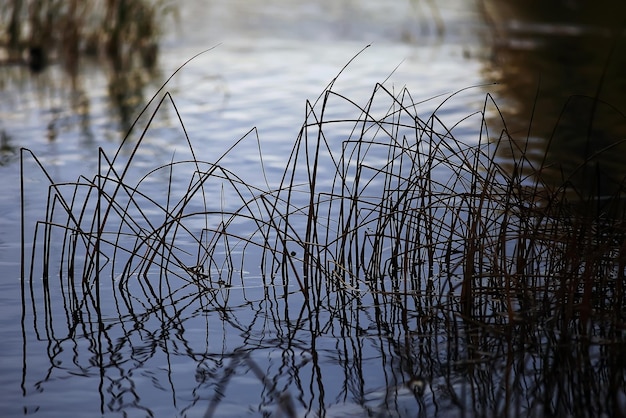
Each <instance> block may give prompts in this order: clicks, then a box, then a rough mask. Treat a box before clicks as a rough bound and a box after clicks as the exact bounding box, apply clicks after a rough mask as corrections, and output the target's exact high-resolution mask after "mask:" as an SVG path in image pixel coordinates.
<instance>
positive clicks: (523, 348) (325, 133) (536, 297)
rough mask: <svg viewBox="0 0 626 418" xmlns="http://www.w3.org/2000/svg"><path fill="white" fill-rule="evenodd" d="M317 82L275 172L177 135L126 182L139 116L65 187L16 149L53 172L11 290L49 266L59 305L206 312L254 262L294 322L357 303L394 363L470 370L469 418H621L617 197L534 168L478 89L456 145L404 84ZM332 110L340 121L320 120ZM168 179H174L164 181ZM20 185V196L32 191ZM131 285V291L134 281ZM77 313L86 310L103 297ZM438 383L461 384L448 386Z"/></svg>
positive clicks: (624, 231) (625, 229) (344, 312)
mask: <svg viewBox="0 0 626 418" xmlns="http://www.w3.org/2000/svg"><path fill="white" fill-rule="evenodd" d="M333 83H334V81H333ZM333 83H331V84H330V85H329V86H328V88H327V89H326V90H325V91H324V93H323V94H322V95H321V96H320V97H319V98H318V100H317V101H316V102H314V103H307V116H306V120H305V122H304V124H303V125H302V128H301V130H300V133H299V135H298V137H297V138H296V140H295V142H294V146H293V149H292V152H291V155H290V156H289V159H288V162H287V164H286V167H285V170H284V173H283V175H282V180H281V181H280V182H279V183H278V184H276V185H271V186H270V185H269V183H268V182H266V181H262V182H261V184H249V183H248V182H246V181H244V180H243V179H241V178H239V177H238V176H237V174H236V173H235V172H233V170H231V169H229V168H228V167H227V166H226V165H224V164H223V160H224V157H226V156H227V155H229V153H233V152H235V151H236V149H235V148H236V146H237V144H238V143H240V142H243V141H253V142H255V141H258V140H259V139H258V138H257V136H256V132H255V130H251V131H250V133H249V135H247V136H245V137H243V138H241V139H239V140H238V141H236V142H235V143H234V144H233V147H232V148H231V149H230V150H229V151H228V152H227V153H226V154H225V155H223V156H222V157H219V158H216V159H214V160H213V161H203V160H201V159H200V158H199V157H198V154H197V153H196V151H195V150H194V149H193V147H192V144H191V142H189V141H188V140H187V143H188V147H189V151H190V153H191V155H192V156H193V158H192V159H190V160H186V161H172V162H171V163H170V164H167V165H164V166H159V167H155V168H154V169H153V170H151V171H148V172H146V173H145V177H143V178H141V179H140V180H139V181H131V180H130V179H128V178H127V176H128V173H129V172H130V168H131V166H132V163H133V158H134V156H135V154H136V153H137V151H138V149H139V148H140V147H141V146H142V141H143V140H144V138H145V136H146V132H147V129H148V128H149V124H148V128H146V131H143V132H142V133H141V134H140V136H139V138H138V140H137V141H136V142H135V143H134V146H133V147H134V148H133V151H132V152H131V153H130V155H129V156H128V158H127V160H126V162H123V163H122V162H120V161H121V156H120V155H119V154H118V155H115V156H114V157H113V158H109V157H108V156H107V155H105V154H104V153H103V152H101V153H100V155H99V167H100V169H99V170H98V172H97V173H96V175H95V176H93V177H91V178H88V177H81V178H79V179H77V180H76V181H75V182H72V183H64V184H59V183H56V182H55V181H54V179H53V178H52V177H51V176H50V175H49V174H48V172H47V171H46V168H45V167H44V166H43V164H41V163H40V162H39V160H38V159H37V157H36V156H35V155H33V154H32V153H30V152H29V151H28V150H26V149H24V150H22V167H23V170H24V169H25V168H24V167H32V166H33V164H34V166H36V167H37V169H38V170H40V172H41V173H43V174H44V175H45V176H46V178H47V179H48V181H49V194H48V196H47V209H46V216H45V219H41V220H39V222H37V224H36V227H35V230H34V237H33V239H32V243H33V244H32V248H29V246H28V245H27V244H26V243H27V240H29V239H30V237H31V235H30V233H31V232H30V230H28V229H26V228H27V227H30V225H26V223H25V224H24V225H23V237H22V240H23V246H24V255H23V257H24V259H23V266H24V271H23V273H22V274H23V278H24V279H25V280H24V295H25V296H24V297H25V300H27V299H28V298H29V296H28V295H31V297H32V295H33V294H34V292H35V291H34V290H33V288H32V286H33V285H32V283H33V280H32V279H33V278H34V277H33V274H34V273H33V272H36V271H40V272H41V273H42V274H43V277H44V282H45V283H48V280H49V278H51V277H53V276H54V277H57V276H58V277H61V278H65V279H62V281H63V280H66V281H67V282H65V283H61V285H62V286H63V288H67V289H70V290H69V291H68V292H69V297H68V299H69V300H72V301H75V302H72V303H76V304H77V305H80V306H83V309H84V306H87V304H88V301H89V300H92V301H96V302H97V301H99V300H100V296H99V293H98V292H100V289H101V288H103V286H104V285H105V284H108V283H115V285H116V286H115V288H114V289H113V291H114V292H117V294H120V295H122V296H123V298H125V300H126V299H128V302H127V303H128V304H129V306H133V308H132V309H131V312H135V313H136V312H137V304H136V302H134V300H139V299H141V300H142V302H141V307H142V309H145V310H147V311H150V310H151V309H163V308H162V306H163V305H158V306H157V305H155V303H156V302H154V301H161V302H160V303H161V304H163V303H166V302H165V301H168V300H169V302H167V303H171V304H173V306H177V305H179V304H183V305H184V304H186V303H189V300H187V299H185V298H180V299H178V298H177V296H176V295H177V292H179V290H180V289H181V288H187V289H189V287H190V286H191V287H192V288H194V289H195V290H194V292H195V294H197V295H205V296H206V299H202V302H203V303H205V304H206V305H207V309H218V308H219V309H222V310H227V309H228V304H227V303H226V302H225V303H224V304H223V305H219V303H218V301H217V299H216V296H215V290H216V289H223V288H224V287H228V286H232V285H233V284H236V283H241V284H242V285H243V286H244V287H245V282H246V274H244V271H245V270H246V269H247V270H249V269H250V267H249V266H256V267H257V268H258V269H259V272H260V274H261V275H262V277H263V281H264V283H265V285H266V286H268V287H274V288H283V289H284V292H283V296H282V297H284V298H291V299H292V300H296V301H299V302H294V303H296V304H297V303H300V304H301V306H302V307H301V309H302V311H301V314H302V315H303V318H317V317H319V316H320V315H321V312H326V313H327V314H330V316H331V317H333V318H337V319H338V321H339V322H338V323H340V324H343V325H342V327H345V329H343V332H345V333H346V334H349V335H352V334H354V333H357V332H359V331H358V327H356V328H355V327H354V325H353V323H354V319H353V318H352V319H351V316H350V315H351V313H350V309H351V308H350V307H353V308H354V307H355V306H357V305H359V304H363V303H368V304H371V306H373V307H375V308H372V309H374V310H375V311H376V315H377V320H376V323H377V324H378V327H379V329H382V328H384V329H386V330H387V332H389V333H390V335H391V337H390V341H392V344H393V347H395V349H394V350H396V351H395V352H394V355H395V356H397V357H398V358H399V362H400V364H402V366H401V367H402V371H403V372H404V373H407V374H408V375H414V376H415V375H420V374H425V370H430V372H429V373H427V374H429V378H433V377H434V375H435V374H439V375H443V376H447V377H450V378H451V376H453V375H456V374H458V373H461V374H462V375H465V376H467V378H468V382H469V383H468V384H469V386H468V387H467V388H466V389H465V390H466V392H465V396H466V397H468V398H469V399H470V404H471V405H472V406H471V408H472V410H471V411H469V413H470V414H472V413H473V414H474V415H477V416H496V415H498V416H504V415H509V416H512V415H515V414H518V413H523V414H526V415H528V416H539V415H556V416H562V415H568V414H575V415H581V416H587V415H589V416H591V415H596V414H600V413H605V414H609V415H612V414H615V413H618V412H619V409H620V407H621V406H623V402H624V400H623V397H624V387H625V384H624V382H625V380H624V378H625V375H624V365H625V362H624V354H623V353H624V351H623V348H624V328H625V326H626V317H625V313H624V312H626V310H625V309H624V307H625V300H624V282H625V277H624V275H625V272H626V239H625V237H626V224H625V222H624V220H625V219H626V217H625V214H624V205H623V204H622V199H623V190H622V189H621V188H620V189H619V190H617V191H616V192H615V194H614V195H612V196H593V195H591V196H590V195H587V194H586V193H583V191H581V190H578V189H577V188H576V186H575V184H574V183H573V182H570V181H569V179H568V178H565V179H563V182H562V183H561V184H554V183H552V182H550V183H548V182H546V181H544V177H543V176H542V173H543V172H544V171H545V170H555V169H558V167H547V166H545V165H544V164H543V163H541V161H537V160H536V159H530V158H529V157H527V154H528V149H527V144H526V142H525V141H524V140H523V138H522V139H520V138H511V137H510V135H509V133H508V132H507V130H506V124H505V123H504V121H502V120H501V119H500V120H497V119H498V118H493V117H488V114H491V115H493V114H498V113H499V112H498V109H497V105H496V104H495V103H494V102H493V100H492V98H491V97H490V96H489V95H487V96H486V100H485V103H484V107H483V108H482V109H480V110H479V111H477V112H475V113H473V114H471V115H469V116H468V117H467V118H466V119H464V120H463V121H459V123H475V124H476V125H475V126H477V127H480V129H479V130H477V131H479V135H478V137H474V138H460V137H457V136H456V135H455V127H456V126H446V125H445V124H444V123H443V122H442V121H441V120H440V118H439V117H438V114H437V111H435V112H434V113H432V114H431V115H430V116H429V117H428V118H422V117H421V116H420V115H418V114H417V113H416V104H417V103H416V102H415V101H414V99H413V97H412V96H411V94H410V93H409V91H408V90H406V89H402V90H401V91H398V92H393V91H390V90H388V89H387V88H386V87H385V86H384V85H376V86H375V88H374V90H373V92H372V95H371V97H370V100H369V101H368V102H366V103H364V104H358V103H354V102H352V101H351V100H350V98H348V97H344V96H342V95H341V94H338V93H337V92H335V91H334V90H333ZM155 97H157V96H155ZM446 100H454V97H453V96H451V97H450V98H448V99H446ZM166 102H171V103H172V104H173V100H172V98H171V97H170V96H169V95H168V94H165V95H164V96H163V98H162V99H161V102H160V103H159V107H160V106H161V105H163V104H164V103H166ZM341 106H343V108H351V109H352V111H351V113H352V115H353V117H348V118H345V117H342V118H335V117H334V116H333V109H335V108H336V107H341ZM157 114H158V108H157V110H156V111H155V112H154V114H153V115H152V118H154V117H156V115H157ZM180 124H181V126H182V127H184V124H183V122H182V119H181V120H180ZM494 126H495V127H496V128H493V127H494ZM346 133H347V134H346ZM520 144H521V145H520ZM257 145H258V144H257ZM120 149H121V148H120ZM503 156H508V157H506V158H505V157H503ZM260 161H261V162H262V155H261V156H260ZM260 169H261V170H263V166H262V164H261V166H260ZM581 169H582V168H581ZM588 169H590V170H592V169H593V167H588ZM29 171H30V172H32V170H31V168H29ZM153 176H159V177H161V178H164V177H165V178H169V183H168V187H167V191H166V193H165V194H164V195H163V196H151V195H148V194H145V193H144V192H143V187H142V184H143V183H144V182H146V181H148V180H149V179H150V178H151V177H153ZM181 176H182V177H185V176H186V178H187V180H186V189H184V190H181V187H180V185H181V183H180V182H178V181H175V180H174V179H176V178H180V177H181ZM23 177H24V176H23ZM22 190H23V196H26V195H28V193H29V191H28V184H26V183H23V184H22ZM223 196H228V202H227V203H220V202H223V200H224V199H225V198H224V197H223ZM192 249H194V250H193V251H192ZM29 266H30V267H29ZM53 266H55V268H59V270H60V271H59V272H52V271H51V269H52V268H53ZM57 273H58V274H57ZM155 277H158V278H159V281H158V283H157V282H156V281H155ZM26 279H31V280H26ZM131 280H132V281H133V286H134V285H135V284H138V285H139V286H140V288H141V289H142V292H143V296H141V295H137V294H132V292H131V291H130V289H131V285H130V284H129V283H130V281H131ZM135 281H136V282H135ZM27 283H30V288H29V285H28V284H27ZM47 286H52V284H49V285H47ZM294 286H295V289H296V291H295V292H294ZM198 297H201V296H198ZM202 297H204V296H202ZM268 297H271V296H268ZM32 301H33V304H35V299H34V297H33V299H32ZM81 301H82V302H81ZM285 303H286V302H285ZM81 304H82V305H81ZM355 304H356V305H355ZM218 305H219V306H218ZM93 306H94V307H95V309H96V310H97V316H98V317H100V316H102V315H103V314H102V312H101V311H100V309H104V308H103V307H101V306H98V304H97V303H95V302H94V305H93ZM159 306H160V307H159ZM135 313H133V315H135ZM68 315H70V314H68ZM70 316H71V315H70ZM296 328H297V327H296ZM425 347H429V348H428V349H426V348H425ZM420 350H422V351H420ZM424 350H426V351H428V352H429V353H430V354H431V356H432V357H431V358H430V359H428V360H423V357H422V355H423V352H424ZM442 350H443V351H442ZM418 352H419V353H421V354H419V355H418V354H417V353H418ZM442 352H445V353H446V355H445V356H443V358H442V357H441V354H440V353H442ZM242 358H244V359H247V357H245V356H244V357H242ZM418 358H420V359H422V360H419V361H418ZM237 361H239V362H240V363H241V364H244V363H245V362H244V361H243V360H241V358H240V360H237ZM246 361H248V362H251V360H249V359H248V360H246ZM233 363H234V364H239V363H237V362H236V361H235V360H233ZM253 369H254V371H255V373H256V374H257V375H259V376H261V377H259V378H260V379H261V380H262V381H265V379H266V377H264V376H263V373H262V372H261V371H260V370H259V369H258V367H256V366H255V367H254V368H253ZM346 373H347V374H350V373H352V372H349V371H348V370H346ZM230 376H231V375H230V374H226V375H224V376H223V377H222V380H221V381H220V382H221V383H219V385H226V383H227V382H228V380H229V379H230ZM268 381H269V380H268ZM219 385H218V386H219ZM220 387H221V386H220ZM269 389H271V390H270V392H272V393H274V392H273V391H274V390H275V388H269ZM269 389H268V390H269ZM448 390H450V391H452V395H450V396H452V398H453V399H455V398H456V397H457V396H460V395H459V394H458V393H457V394H455V392H454V388H453V386H452V384H451V383H448ZM218 392H219V393H221V392H220V391H219V390H218ZM277 396H278V395H277ZM281 396H282V395H281ZM220 399H221V398H219V397H217V398H216V399H215V400H214V402H213V403H212V404H211V406H210V408H209V410H210V411H215V409H216V408H217V406H218V403H219V402H220ZM274 401H275V402H277V403H278V404H280V405H283V403H284V401H285V400H284V399H282V397H281V398H280V399H278V398H276V399H274ZM290 402H291V400H290V401H289V402H288V403H287V404H289V405H291V403H290ZM455 404H457V406H459V407H461V402H460V401H458V402H455ZM288 409H289V410H291V406H289V408H288Z"/></svg>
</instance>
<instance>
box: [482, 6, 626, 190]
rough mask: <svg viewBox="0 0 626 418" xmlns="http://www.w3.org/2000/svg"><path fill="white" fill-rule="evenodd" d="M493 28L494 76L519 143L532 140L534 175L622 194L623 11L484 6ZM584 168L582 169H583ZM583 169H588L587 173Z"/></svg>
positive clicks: (625, 174)
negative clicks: (538, 173) (539, 174)
mask: <svg viewBox="0 0 626 418" xmlns="http://www.w3.org/2000/svg"><path fill="white" fill-rule="evenodd" d="M484 5H485V12H486V15H487V16H488V19H489V21H490V22H491V24H492V28H493V31H494V37H495V39H496V41H495V43H494V55H493V60H492V62H491V63H490V65H488V66H487V71H489V74H492V75H494V76H495V77H497V79H498V80H499V81H500V83H501V88H502V92H501V94H502V95H503V96H504V97H505V98H506V99H505V101H504V102H503V103H501V111H502V113H503V114H504V116H505V120H506V121H507V123H508V125H509V128H510V131H511V132H512V133H513V134H514V139H517V140H518V141H520V142H525V141H526V138H530V139H531V145H530V147H531V148H530V149H528V150H526V151H525V152H528V153H533V154H534V155H536V157H535V169H539V167H545V168H544V169H542V172H541V175H542V177H543V178H544V179H545V180H548V179H549V180H548V182H549V183H551V184H553V185H554V186H558V185H561V184H564V183H571V186H572V187H573V188H575V189H576V190H577V192H578V193H580V194H581V197H582V198H583V199H585V196H589V195H591V196H594V195H595V196H598V195H599V196H604V197H606V196H610V195H614V194H616V193H623V190H622V189H623V180H624V179H625V178H626V164H625V162H624V158H623V156H624V155H626V144H625V143H624V139H626V116H625V109H626V99H625V96H624V94H623V92H624V88H625V87H626V72H624V68H626V23H625V22H624V20H623V16H624V15H625V13H626V5H624V4H623V3H619V4H618V3H615V2H588V1H572V2H532V1H530V2H506V5H505V4H501V3H500V2H496V1H489V0H486V1H485V2H484ZM585 161H586V162H587V164H583V162H585ZM583 165H584V167H583Z"/></svg>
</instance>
